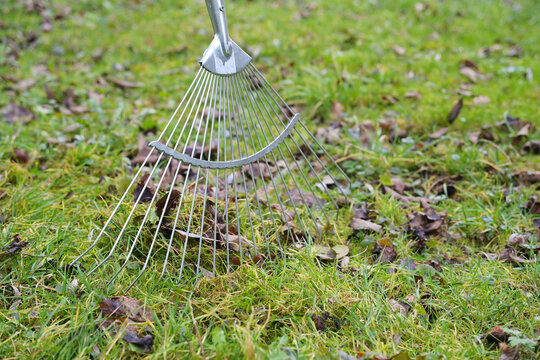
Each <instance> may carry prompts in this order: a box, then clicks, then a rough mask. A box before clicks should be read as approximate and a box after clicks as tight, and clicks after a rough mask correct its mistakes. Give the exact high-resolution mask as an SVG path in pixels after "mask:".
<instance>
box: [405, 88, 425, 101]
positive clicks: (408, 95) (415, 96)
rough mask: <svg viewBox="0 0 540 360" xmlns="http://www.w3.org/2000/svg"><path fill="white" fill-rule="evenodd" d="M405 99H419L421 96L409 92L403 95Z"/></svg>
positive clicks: (411, 91)
mask: <svg viewBox="0 0 540 360" xmlns="http://www.w3.org/2000/svg"><path fill="white" fill-rule="evenodd" d="M405 97H406V98H407V99H421V98H422V95H421V94H420V93H419V92H418V91H416V90H409V91H407V93H405Z"/></svg>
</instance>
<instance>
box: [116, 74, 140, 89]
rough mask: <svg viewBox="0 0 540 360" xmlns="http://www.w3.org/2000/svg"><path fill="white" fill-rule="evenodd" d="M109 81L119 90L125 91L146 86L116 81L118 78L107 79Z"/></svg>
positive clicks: (120, 80)
mask: <svg viewBox="0 0 540 360" xmlns="http://www.w3.org/2000/svg"><path fill="white" fill-rule="evenodd" d="M107 81H109V82H111V83H113V84H114V85H116V86H118V87H119V88H121V89H123V90H125V89H133V88H138V87H142V86H144V84H141V83H137V82H131V81H127V80H122V79H116V78H110V77H109V78H107Z"/></svg>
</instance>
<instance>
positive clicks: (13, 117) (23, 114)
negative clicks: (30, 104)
mask: <svg viewBox="0 0 540 360" xmlns="http://www.w3.org/2000/svg"><path fill="white" fill-rule="evenodd" d="M2 115H3V116H4V119H6V121H7V123H8V124H15V123H23V124H26V123H27V122H29V121H30V120H33V119H35V117H36V116H35V115H34V114H33V113H32V112H31V111H30V110H28V109H27V108H25V107H22V106H20V105H18V104H7V105H6V106H5V107H4V109H2Z"/></svg>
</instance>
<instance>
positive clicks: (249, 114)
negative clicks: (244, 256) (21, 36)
mask: <svg viewBox="0 0 540 360" xmlns="http://www.w3.org/2000/svg"><path fill="white" fill-rule="evenodd" d="M239 83H240V84H242V87H243V90H244V97H243V98H242V99H244V102H243V103H244V107H243V109H244V108H245V109H247V112H248V117H247V118H249V119H251V123H252V125H253V128H254V132H255V134H257V139H258V141H259V145H260V147H261V149H262V148H263V145H262V142H261V139H260V137H259V134H258V133H257V132H256V131H257V128H256V126H255V122H254V121H253V117H252V116H251V111H250V107H249V104H251V106H253V103H252V102H251V103H250V101H249V99H248V98H247V96H246V95H245V94H248V93H249V92H248V90H247V89H246V83H245V82H242V81H239ZM244 117H245V114H244ZM246 127H247V131H248V136H249V138H250V139H251V144H252V146H253V148H254V149H255V141H254V140H253V135H252V134H251V129H250V126H249V124H247V126H246ZM265 162H266V167H267V169H270V166H269V165H268V162H267V161H266V157H265ZM250 165H251V164H250ZM257 166H258V167H259V169H261V164H260V162H259V160H257ZM251 172H252V173H253V166H251ZM259 176H260V178H261V183H262V185H263V189H264V192H265V195H266V199H267V201H268V206H270V203H271V200H270V197H269V195H268V191H267V189H266V182H265V179H264V176H263V174H262V172H261V171H260V170H259ZM255 184H256V183H255ZM257 192H258V191H257V189H255V196H256V199H257V204H258V206H259V212H261V208H260V204H259V198H258V194H257ZM278 199H279V196H278ZM282 211H283V206H282ZM270 217H271V219H272V223H273V224H274V230H275V232H276V239H277V241H278V245H279V247H280V248H281V249H283V247H282V245H281V241H280V240H279V235H278V227H277V224H276V220H275V218H274V213H273V211H271V210H270ZM261 220H262V219H261ZM262 223H263V224H264V221H262ZM287 227H289V224H288V222H287ZM263 230H264V225H263ZM291 236H292V235H291ZM265 240H266V247H267V251H268V254H269V255H270V246H269V243H268V238H267V237H266V232H265Z"/></svg>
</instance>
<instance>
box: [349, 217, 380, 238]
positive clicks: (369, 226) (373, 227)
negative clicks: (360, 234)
mask: <svg viewBox="0 0 540 360" xmlns="http://www.w3.org/2000/svg"><path fill="white" fill-rule="evenodd" d="M351 228H352V229H353V230H367V231H373V232H376V233H379V234H382V226H381V225H378V224H375V223H372V222H371V221H367V220H363V219H358V218H353V219H352V220H351Z"/></svg>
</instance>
